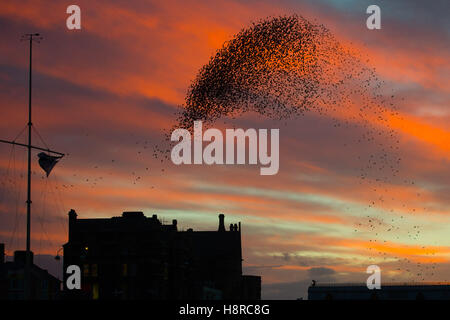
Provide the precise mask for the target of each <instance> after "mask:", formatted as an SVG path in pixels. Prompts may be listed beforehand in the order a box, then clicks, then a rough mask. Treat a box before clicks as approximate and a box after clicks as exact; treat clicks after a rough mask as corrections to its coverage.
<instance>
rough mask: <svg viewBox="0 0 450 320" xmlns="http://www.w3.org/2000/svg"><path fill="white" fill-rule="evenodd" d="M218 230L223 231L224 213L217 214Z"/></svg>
mask: <svg viewBox="0 0 450 320" xmlns="http://www.w3.org/2000/svg"><path fill="white" fill-rule="evenodd" d="M218 231H219V232H223V231H225V215H224V214H222V213H221V214H219V230H218Z"/></svg>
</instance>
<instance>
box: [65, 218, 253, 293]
mask: <svg viewBox="0 0 450 320" xmlns="http://www.w3.org/2000/svg"><path fill="white" fill-rule="evenodd" d="M63 247H64V270H66V269H67V267H68V266H69V265H78V266H79V267H80V269H81V273H82V274H81V290H70V291H69V290H67V288H65V295H66V297H69V298H85V299H260V297H261V278H260V277H258V276H245V275H242V248H241V231H240V223H239V225H237V224H232V225H230V227H229V229H228V230H226V229H225V217H224V215H223V214H221V215H219V227H218V230H217V231H194V230H192V229H188V230H187V231H180V230H178V228H177V220H173V221H172V223H171V224H163V223H161V221H160V220H159V219H158V217H157V216H156V215H153V216H152V217H146V216H144V214H143V213H142V212H123V214H122V216H121V217H113V218H106V219H78V218H77V213H76V212H75V211H74V210H70V212H69V241H68V242H67V243H66V244H65V245H64V246H63ZM67 276H68V275H66V274H65V280H64V283H66V278H67Z"/></svg>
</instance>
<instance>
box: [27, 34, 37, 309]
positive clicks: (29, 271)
mask: <svg viewBox="0 0 450 320" xmlns="http://www.w3.org/2000/svg"><path fill="white" fill-rule="evenodd" d="M33 36H36V37H39V33H35V34H27V35H26V37H28V39H29V40H30V71H29V79H28V80H29V82H28V145H27V148H28V180H27V251H26V260H25V288H24V289H25V299H27V300H28V299H30V298H31V244H30V242H31V241H30V236H31V127H32V126H33V123H32V122H31V88H32V56H33Z"/></svg>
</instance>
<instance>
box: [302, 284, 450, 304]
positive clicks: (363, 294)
mask: <svg viewBox="0 0 450 320" xmlns="http://www.w3.org/2000/svg"><path fill="white" fill-rule="evenodd" d="M449 299H450V284H448V283H446V284H440V283H420V282H418V283H385V284H383V283H382V284H381V288H380V289H372V290H369V289H368V288H367V285H366V284H365V283H364V284H362V283H347V284H345V283H341V284H339V283H333V284H316V283H315V281H313V284H312V285H311V286H310V287H309V288H308V300H449Z"/></svg>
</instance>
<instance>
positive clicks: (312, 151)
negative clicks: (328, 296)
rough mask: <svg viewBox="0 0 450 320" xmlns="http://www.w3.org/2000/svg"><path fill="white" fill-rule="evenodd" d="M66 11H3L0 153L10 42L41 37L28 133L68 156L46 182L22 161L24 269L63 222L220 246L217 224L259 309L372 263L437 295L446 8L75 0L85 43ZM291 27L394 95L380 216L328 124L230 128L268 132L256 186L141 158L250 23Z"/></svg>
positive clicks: (448, 139) (14, 125)
mask: <svg viewBox="0 0 450 320" xmlns="http://www.w3.org/2000/svg"><path fill="white" fill-rule="evenodd" d="M70 4H73V3H72V2H67V1H59V0H58V1H50V0H45V1H44V0H33V1H31V0H22V1H13V0H2V1H1V3H0V30H1V33H0V115H1V117H0V139H6V140H13V139H14V138H15V137H16V136H17V135H18V134H19V133H20V132H21V130H22V129H23V128H24V127H25V125H26V123H27V103H28V87H27V85H28V44H27V43H26V42H21V41H20V37H21V35H22V34H24V33H30V32H40V33H41V34H42V35H43V37H44V39H43V41H42V42H41V43H40V44H35V45H34V47H33V68H34V74H33V81H34V87H33V124H34V126H35V127H36V129H37V132H38V133H39V134H40V136H41V137H42V138H43V140H44V142H45V143H46V144H47V145H48V146H49V147H50V148H51V149H54V150H58V151H60V152H64V153H66V154H67V156H66V157H64V158H63V160H62V161H61V162H60V163H59V164H57V166H56V167H55V169H54V171H53V172H52V173H51V175H50V177H49V178H46V177H45V173H44V172H43V171H42V170H41V169H40V168H39V167H38V165H37V157H36V154H34V157H36V161H34V163H33V172H34V174H33V180H32V188H33V191H32V200H33V209H32V210H33V211H32V215H33V219H32V250H33V251H34V253H35V254H48V255H54V254H56V252H57V250H58V249H59V248H60V247H61V245H62V244H64V243H65V242H66V241H67V213H68V211H69V210H70V209H71V208H73V209H75V210H76V211H77V213H78V216H79V218H93V217H112V216H119V215H121V213H122V212H123V211H129V210H138V211H143V212H144V213H145V214H146V215H147V216H151V215H152V214H157V215H158V217H160V218H162V219H164V220H165V221H166V222H169V221H171V220H172V219H177V220H178V225H179V226H180V227H181V228H184V229H187V228H193V229H194V230H215V229H216V228H217V225H218V217H217V216H218V214H219V213H224V214H225V216H226V225H229V223H231V222H233V223H235V222H236V223H237V222H238V221H240V222H241V223H242V241H243V258H244V261H243V266H244V272H245V273H246V274H256V275H261V276H262V285H263V288H262V298H271V299H284V298H286V299H294V298H297V297H306V291H305V290H306V288H307V286H308V285H309V284H310V282H311V280H312V279H315V280H317V281H322V282H350V281H352V282H354V281H365V279H366V278H367V276H368V275H367V274H366V273H365V271H366V268H367V267H368V266H369V265H371V264H376V265H378V266H380V268H381V271H382V281H450V224H449V222H450V107H449V106H450V64H449V60H450V22H449V21H450V20H449V19H448V14H449V13H450V4H449V2H448V1H432V2H428V3H427V2H426V1H419V0H409V1H407V0H402V1H400V0H396V1H365V0H361V1H357V0H346V1H338V0H335V1H332V0H317V1H313V0H309V1H307V0H305V1H301V0H297V1H294V0H291V1H288V0H282V1H243V0H242V1H237V0H227V1H221V0H214V1H191V0H187V1H175V0H166V1H149V0H133V1H129V0H118V1H110V0H96V1H92V0H91V1H87V0H78V1H76V4H77V5H79V6H80V8H81V19H82V20H81V23H82V29H81V30H68V29H67V28H66V18H67V17H68V14H66V8H67V6H68V5H70ZM371 4H378V5H379V6H380V8H381V17H382V20H381V25H382V29H381V30H368V29H367V27H366V18H367V17H368V15H367V14H366V8H367V7H368V6H369V5H371ZM294 13H295V14H298V15H301V16H303V17H304V18H306V19H308V20H310V21H313V22H315V23H319V24H323V25H325V26H326V27H327V28H329V29H330V32H331V33H332V34H334V35H335V36H336V38H337V39H339V41H340V42H341V43H342V44H343V45H344V46H345V47H346V48H348V49H351V50H354V51H355V52H358V54H359V55H360V56H362V57H364V60H363V61H364V63H365V64H367V66H368V67H370V68H375V70H376V73H377V74H378V77H379V78H380V79H381V80H383V81H384V85H383V87H382V92H383V94H385V95H386V97H389V98H390V97H392V96H393V97H394V98H393V103H394V104H395V106H396V107H397V109H398V110H399V116H397V117H392V118H391V119H390V120H389V124H388V126H389V129H394V130H395V131H396V134H397V135H398V147H399V149H398V152H399V154H400V158H401V162H400V164H399V177H396V178H395V179H392V183H385V184H384V185H383V186H382V189H383V195H382V196H383V197H384V198H383V200H382V201H381V202H380V201H378V200H380V197H381V195H380V191H379V190H378V191H374V190H373V188H372V187H370V184H368V183H362V184H361V183H360V179H359V178H358V174H359V171H358V170H359V168H360V167H361V163H358V161H359V160H358V159H359V158H358V156H359V155H360V156H364V155H367V154H368V152H369V150H370V148H371V146H370V143H367V144H366V145H361V144H353V142H355V141H356V140H358V139H360V136H361V132H358V131H357V130H351V129H349V130H343V129H336V128H334V127H333V126H332V125H331V118H327V115H326V114H325V115H321V116H319V115H317V114H314V113H310V114H308V113H307V114H305V116H304V117H299V118H295V119H288V120H282V121H276V120H271V119H266V118H263V117H261V116H259V115H256V114H243V115H242V116H240V117H238V119H236V120H234V123H235V124H237V125H238V126H239V127H242V128H279V129H280V170H279V172H278V174H277V175H274V176H261V175H259V166H251V165H241V166H237V165H235V166H230V165H228V166H225V165H224V166H217V165H216V166H207V165H191V166H187V165H185V166H183V165H182V166H176V165H173V164H172V163H171V161H170V159H169V160H166V159H163V158H160V157H158V158H155V157H153V147H154V146H155V145H158V144H159V143H161V141H163V140H164V132H163V131H164V130H167V129H170V128H171V126H172V125H173V124H174V123H175V118H176V115H175V112H176V111H177V110H178V109H179V108H180V106H181V105H182V104H183V102H184V98H185V96H186V92H187V90H188V88H189V85H190V84H191V82H192V81H193V80H194V78H195V76H196V75H197V73H198V71H199V69H200V68H201V67H202V66H203V65H205V64H206V63H208V61H209V59H210V57H211V56H212V55H214V53H215V52H216V50H218V49H220V48H221V47H222V45H223V44H224V43H225V42H226V41H228V40H230V39H232V38H233V36H234V35H235V34H236V33H238V32H239V31H240V30H241V29H243V28H246V27H248V26H249V25H250V24H251V23H252V22H255V21H258V20H260V19H264V18H266V17H269V16H279V15H291V14H294ZM366 60H367V61H366ZM342 107H343V109H342V110H344V112H345V106H342ZM218 126H219V127H221V128H223V124H222V123H220V125H219V124H218ZM385 129H386V128H380V129H379V130H380V131H382V130H385ZM26 138H27V135H26V132H24V133H22V135H20V136H19V138H18V139H17V141H18V142H22V143H26ZM33 139H34V144H35V145H40V146H45V145H44V144H43V142H42V141H41V140H40V138H39V136H38V135H37V134H34V135H33ZM344 142H345V145H348V148H343V144H344ZM25 160H26V152H25V150H24V149H23V148H20V147H15V148H14V149H12V148H11V146H9V145H4V144H0V179H1V180H0V242H4V243H5V244H6V250H7V253H8V254H9V255H11V254H12V252H13V251H14V250H17V249H23V248H24V247H25V222H26V219H25V211H26V210H25V209H26V208H25V196H26V161H25ZM399 181H400V182H401V183H400V182H399ZM19 192H20V193H19ZM373 203H375V204H373ZM372 204H373V205H372ZM37 262H39V260H37Z"/></svg>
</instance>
